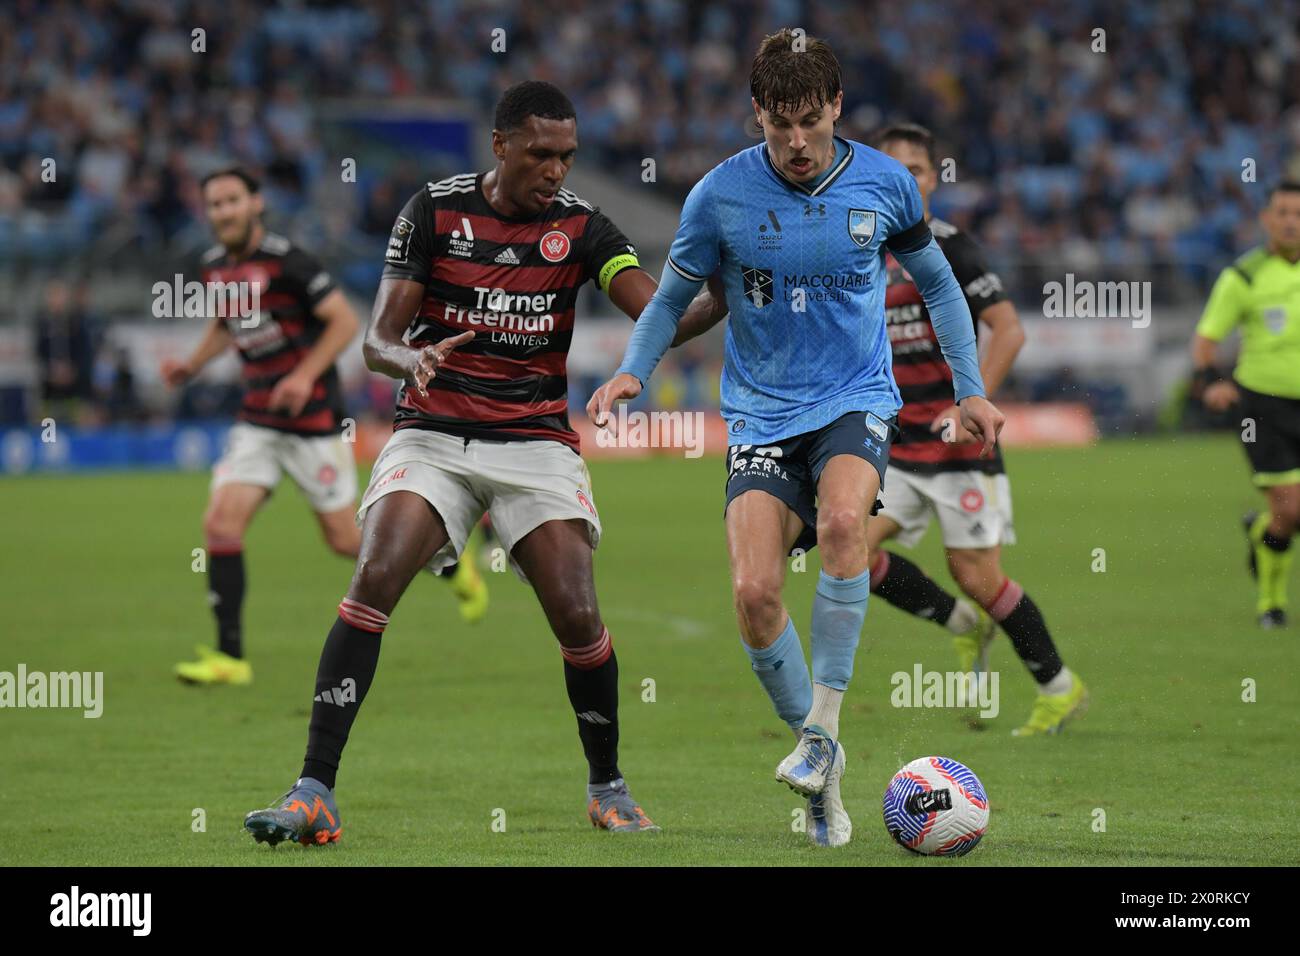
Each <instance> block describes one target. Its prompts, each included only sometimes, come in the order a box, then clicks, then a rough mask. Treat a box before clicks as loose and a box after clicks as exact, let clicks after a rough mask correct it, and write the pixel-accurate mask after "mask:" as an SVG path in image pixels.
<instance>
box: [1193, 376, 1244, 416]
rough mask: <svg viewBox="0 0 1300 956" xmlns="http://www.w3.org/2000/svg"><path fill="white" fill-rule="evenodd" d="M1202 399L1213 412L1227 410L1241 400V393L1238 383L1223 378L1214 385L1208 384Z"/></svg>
mask: <svg viewBox="0 0 1300 956" xmlns="http://www.w3.org/2000/svg"><path fill="white" fill-rule="evenodd" d="M1201 401H1202V402H1204V403H1205V407H1206V408H1208V409H1209V410H1210V411H1212V412H1225V411H1227V410H1228V409H1229V408H1231V407H1232V406H1233V405H1236V404H1237V403H1238V402H1239V401H1241V393H1240V392H1239V391H1237V386H1236V385H1233V384H1232V382H1229V381H1227V380H1226V379H1223V380H1220V381H1218V382H1215V383H1214V384H1213V385H1207V386H1206V387H1205V393H1204V394H1203V395H1202V396H1201Z"/></svg>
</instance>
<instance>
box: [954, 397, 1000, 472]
mask: <svg viewBox="0 0 1300 956" xmlns="http://www.w3.org/2000/svg"><path fill="white" fill-rule="evenodd" d="M960 408H961V424H962V427H963V428H965V429H966V430H967V431H968V432H970V433H971V434H972V435H974V436H975V437H976V438H978V439H979V440H981V441H983V442H984V447H983V448H981V449H980V457H981V458H987V457H989V455H991V454H993V443H994V442H996V441H997V440H998V435H1000V434H1001V433H1002V426H1003V425H1005V424H1006V421H1007V417H1006V416H1005V415H1003V414H1002V413H1001V412H1000V411H998V409H997V406H995V405H994V404H993V403H992V402H990V401H989V400H988V399H987V398H982V397H980V396H979V395H971V396H969V397H968V398H964V399H962V403H961V406H960Z"/></svg>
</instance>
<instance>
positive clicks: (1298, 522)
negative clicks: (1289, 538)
mask: <svg viewBox="0 0 1300 956" xmlns="http://www.w3.org/2000/svg"><path fill="white" fill-rule="evenodd" d="M1270 510H1271V511H1272V512H1273V520H1274V522H1276V523H1277V524H1280V525H1281V526H1282V528H1283V533H1285V534H1295V532H1296V529H1297V527H1300V501H1285V502H1282V503H1280V504H1279V503H1277V502H1274V503H1273V504H1272V505H1271V507H1270Z"/></svg>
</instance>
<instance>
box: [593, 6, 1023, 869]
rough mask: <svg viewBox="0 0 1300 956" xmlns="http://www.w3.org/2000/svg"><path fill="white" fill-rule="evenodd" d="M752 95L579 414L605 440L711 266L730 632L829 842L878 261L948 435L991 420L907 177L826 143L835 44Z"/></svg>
mask: <svg viewBox="0 0 1300 956" xmlns="http://www.w3.org/2000/svg"><path fill="white" fill-rule="evenodd" d="M750 89H751V93H752V101H751V102H752V106H753V109H754V114H755V117H756V119H757V121H758V124H759V126H760V127H761V129H762V132H763V138H764V142H763V143H761V144H759V145H757V146H754V147H751V148H750V149H747V150H744V151H742V152H740V153H737V154H736V155H735V156H732V157H731V158H730V159H728V160H726V161H724V162H723V163H721V164H720V165H718V166H715V167H714V168H713V170H712V171H711V172H709V173H708V174H707V175H706V176H705V177H704V178H703V179H702V180H700V182H699V183H697V184H696V186H695V187H694V188H693V189H692V190H691V193H690V195H689V196H688V197H687V199H686V203H685V205H684V207H683V209H682V215H681V222H680V225H679V226H678V229H677V235H676V238H675V239H674V240H673V244H672V248H671V250H670V252H669V258H668V264H667V266H666V267H665V269H664V274H663V284H662V285H661V286H660V288H659V291H658V292H656V293H655V297H654V299H653V300H652V301H651V303H650V305H649V306H648V307H647V309H646V312H645V315H643V316H642V317H641V320H640V321H639V322H637V326H636V328H635V329H634V330H633V333H632V338H631V341H630V342H629V343H628V347H627V352H626V353H625V355H624V357H623V363H622V365H621V366H620V367H619V369H618V371H617V373H616V374H615V376H614V377H613V378H612V379H610V381H608V382H607V383H605V384H604V385H602V386H601V387H600V389H598V390H597V392H596V393H595V395H593V396H592V399H591V402H590V403H589V404H588V412H589V414H590V415H591V417H592V420H593V421H594V422H595V424H596V425H597V426H606V427H607V426H608V424H609V423H610V422H611V421H612V419H611V416H610V409H611V407H612V406H613V404H614V402H616V401H618V400H620V399H625V398H633V397H635V396H636V395H638V394H639V393H640V392H641V390H642V389H643V388H644V387H645V386H646V385H647V383H648V382H649V379H650V374H651V373H652V372H653V371H654V368H655V366H656V364H657V363H658V362H659V360H660V358H661V357H662V356H663V354H664V352H665V351H666V350H667V348H668V345H669V343H670V342H671V341H672V340H673V338H674V334H675V331H676V330H677V329H678V321H679V320H680V319H681V317H682V315H683V313H684V311H685V309H686V307H687V305H688V303H690V302H691V299H692V296H694V295H695V293H696V291H697V290H698V289H699V288H700V287H701V286H702V285H703V284H704V283H705V281H706V280H707V279H708V278H709V277H710V276H712V275H713V274H714V273H715V272H716V271H717V270H719V268H720V269H721V278H722V283H723V285H724V287H725V290H726V292H725V295H726V300H727V303H728V304H730V305H731V306H732V307H733V308H732V319H731V322H730V323H728V326H727V334H726V361H725V365H724V367H723V373H722V416H723V418H724V420H725V421H726V423H727V428H728V433H729V435H730V436H731V440H732V441H733V442H735V444H734V445H732V446H731V447H730V448H729V450H728V455H727V468H728V474H727V486H726V499H727V505H726V509H725V521H726V528H727V545H728V550H729V552H730V558H731V582H732V590H733V594H734V599H735V607H736V615H737V620H738V623H739V627H740V633H741V639H742V643H743V645H744V648H745V651H746V653H747V654H748V656H749V659H750V663H751V666H752V668H753V670H754V672H755V674H757V675H758V678H759V681H760V683H761V684H762V686H763V688H764V690H766V691H767V693H768V696H769V697H770V698H771V700H772V704H773V706H774V707H775V709H776V712H777V714H778V715H779V716H780V717H781V718H782V719H783V720H784V721H785V722H786V724H787V725H788V726H789V727H790V728H791V729H792V730H793V731H794V732H795V734H796V736H797V738H798V743H797V744H796V747H795V749H794V751H793V752H792V753H791V754H790V755H789V756H788V757H786V758H785V759H784V760H782V761H781V763H780V764H779V765H778V767H777V770H776V778H777V780H779V781H782V782H784V783H786V784H788V785H789V786H790V787H791V788H792V789H794V790H795V791H796V792H798V793H801V794H803V795H805V796H807V797H808V798H809V818H810V825H809V827H808V833H809V837H810V839H811V840H812V841H813V842H814V843H816V844H818V845H822V846H841V845H843V844H845V843H847V842H848V841H849V839H850V838H851V833H852V824H851V821H850V820H849V817H848V814H847V813H846V812H845V810H844V806H843V802H842V800H841V799H840V779H841V777H842V776H843V774H844V767H845V757H844V748H843V747H842V746H841V745H840V743H839V739H838V738H839V712H840V703H841V699H842V698H843V696H844V692H845V690H846V688H847V687H848V682H849V679H850V677H851V676H852V673H853V658H854V654H855V652H856V650H857V646H858V639H859V635H860V634H861V631H862V626H863V621H864V618H865V615H866V610H867V597H868V594H869V589H870V578H871V575H870V571H869V569H868V566H869V558H868V549H867V538H866V527H867V526H866V519H867V516H868V514H870V513H872V511H873V510H874V509H873V504H874V503H876V500H877V499H876V495H877V492H878V491H879V490H880V488H881V486H882V484H883V481H884V476H885V466H886V463H887V461H888V457H889V445H890V441H891V439H892V435H893V432H894V431H895V430H896V425H895V416H896V415H897V413H898V409H899V406H900V404H901V402H900V400H899V395H898V389H897V387H896V386H895V384H894V381H893V378H892V376H891V375H890V371H889V341H888V337H887V335H886V327H885V321H884V305H885V297H884V290H885V282H884V278H885V277H884V275H883V269H882V264H883V262H884V252H885V250H886V249H888V250H890V251H892V252H893V253H894V255H895V256H897V257H898V258H899V260H900V261H902V262H903V263H904V264H906V265H907V266H908V268H909V269H910V270H911V272H912V274H913V275H914V276H915V277H916V281H917V285H918V287H919V288H920V289H921V291H922V295H923V297H924V299H925V301H926V302H927V303H928V304H929V305H930V308H931V312H932V314H933V316H934V324H935V328H936V332H937V335H938V339H939V342H940V345H941V348H942V349H943V353H944V355H945V356H946V357H947V358H948V360H949V364H950V365H951V366H952V367H953V369H954V376H953V378H954V387H955V393H956V401H957V403H959V407H960V417H961V420H962V423H963V424H964V425H965V426H966V427H967V428H969V429H970V430H971V431H972V432H973V433H974V434H977V435H980V436H981V437H983V439H984V446H983V449H984V452H985V453H988V452H990V451H991V450H992V448H993V444H994V441H995V440H996V438H997V433H998V430H999V429H1000V428H1001V426H1002V415H1001V413H1000V412H998V410H997V409H996V408H994V407H993V406H992V404H990V403H989V402H988V401H987V400H986V399H985V398H984V397H983V395H984V389H983V386H982V385H981V383H980V378H979V374H980V371H979V365H978V361H977V356H976V352H975V334H974V326H973V322H972V320H971V317H970V310H969V309H968V308H967V305H966V300H965V299H964V298H963V297H962V294H961V288H960V286H958V284H957V281H956V279H955V278H954V277H953V274H952V269H950V268H949V266H948V263H947V262H946V261H945V260H944V258H943V253H942V252H941V251H940V250H939V247H938V246H937V245H936V244H935V241H934V238H933V236H932V235H931V232H930V228H929V226H928V225H927V224H926V221H925V215H924V206H923V204H922V201H921V197H920V194H919V193H918V192H917V187H916V182H915V180H913V178H912V177H911V176H910V175H908V172H907V170H906V169H904V168H903V167H902V166H900V165H899V164H898V163H897V162H895V161H894V160H892V159H890V158H888V157H887V156H884V155H882V154H881V153H879V152H877V151H876V150H874V149H871V148H870V147H867V146H863V145H862V144H860V143H852V142H850V141H848V140H845V139H841V138H839V137H837V136H836V135H835V124H836V121H837V120H838V119H839V116H840V110H841V106H842V101H843V91H842V85H841V80H840V67H839V63H838V62H837V61H836V59H835V55H834V54H833V53H832V52H831V50H830V47H828V46H827V45H826V43H824V42H823V41H821V40H817V39H814V38H812V37H804V36H802V35H801V34H796V33H794V32H793V31H791V30H788V29H787V30H782V31H780V32H778V33H776V34H773V35H771V36H768V37H766V38H765V39H764V40H763V42H762V44H761V45H760V47H759V50H758V53H757V55H756V56H755V58H754V62H753V67H752V69H751V73H750ZM742 443H743V444H742ZM814 500H815V503H814ZM812 534H815V535H816V538H815V540H816V541H817V543H818V544H819V545H820V547H821V550H822V568H823V570H822V571H821V573H820V575H819V577H818V581H817V591H816V597H815V600H814V603H813V613H812V629H811V635H812V640H811V644H812V663H813V670H812V678H811V681H810V680H809V674H808V668H807V664H806V663H805V660H804V656H803V647H802V645H801V644H800V642H799V637H798V634H797V633H796V631H795V626H794V621H793V619H792V618H791V617H790V615H789V613H788V612H787V611H786V609H785V606H784V604H783V603H782V600H781V588H782V585H783V583H784V579H785V571H786V555H787V554H788V553H789V551H790V548H791V546H792V545H793V544H794V543H795V542H796V540H797V539H800V538H801V537H804V536H805V535H812Z"/></svg>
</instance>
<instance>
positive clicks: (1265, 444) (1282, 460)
mask: <svg viewBox="0 0 1300 956" xmlns="http://www.w3.org/2000/svg"><path fill="white" fill-rule="evenodd" d="M1237 390H1238V391H1240V392H1241V418H1242V422H1243V425H1242V447H1244V448H1245V449H1246V457H1247V458H1249V459H1250V467H1251V469H1252V470H1253V471H1254V472H1255V476H1254V480H1255V484H1256V486H1258V487H1260V488H1272V487H1275V486H1277V485H1300V398H1282V397H1280V396H1277V395H1265V394H1263V393H1262V392H1252V391H1251V390H1250V389H1248V388H1242V387H1241V386H1240V385H1238V386H1237ZM1251 422H1253V423H1254V428H1253V429H1252V428H1251V427H1250V423H1251ZM1252 433H1253V434H1252ZM1252 437H1253V438H1254V441H1249V440H1247V439H1249V438H1252Z"/></svg>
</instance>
